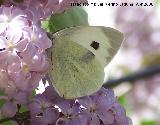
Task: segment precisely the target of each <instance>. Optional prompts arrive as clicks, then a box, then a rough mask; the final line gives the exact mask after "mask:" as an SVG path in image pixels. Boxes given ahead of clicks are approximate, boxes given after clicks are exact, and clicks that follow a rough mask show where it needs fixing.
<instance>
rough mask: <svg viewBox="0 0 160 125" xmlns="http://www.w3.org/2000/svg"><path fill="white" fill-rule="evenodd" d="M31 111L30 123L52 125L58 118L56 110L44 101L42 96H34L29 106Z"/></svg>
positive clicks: (52, 105)
mask: <svg viewBox="0 0 160 125" xmlns="http://www.w3.org/2000/svg"><path fill="white" fill-rule="evenodd" d="M29 108H30V111H31V123H32V124H33V123H40V125H45V124H53V123H55V122H56V120H57V119H58V117H59V112H58V109H56V108H55V107H54V104H52V103H51V102H49V101H48V100H46V98H45V97H44V96H43V95H42V94H39V95H36V96H35V98H34V99H33V100H32V102H31V103H30V104H29Z"/></svg>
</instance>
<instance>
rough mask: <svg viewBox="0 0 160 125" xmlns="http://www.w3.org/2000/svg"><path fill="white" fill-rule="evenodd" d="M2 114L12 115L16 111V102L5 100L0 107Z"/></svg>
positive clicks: (5, 115)
mask: <svg viewBox="0 0 160 125" xmlns="http://www.w3.org/2000/svg"><path fill="white" fill-rule="evenodd" d="M1 112H2V115H3V116H4V117H13V116H14V115H15V114H16V112H17V106H16V104H14V103H12V102H10V101H7V102H6V103H5V104H4V105H3V106H2V108H1Z"/></svg>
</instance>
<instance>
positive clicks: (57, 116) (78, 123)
mask: <svg viewBox="0 0 160 125" xmlns="http://www.w3.org/2000/svg"><path fill="white" fill-rule="evenodd" d="M29 107H30V111H31V123H32V124H33V125H36V124H39V125H46V124H53V125H132V122H131V120H130V119H129V118H128V117H127V116H126V114H125V110H124V108H123V107H122V106H121V105H120V104H119V103H118V102H117V100H116V98H115V96H114V93H113V91H112V90H110V89H105V88H101V89H100V90H99V91H98V92H96V93H94V94H93V95H91V96H85V97H82V98H78V99H76V100H65V99H63V98H61V97H59V96H58V94H57V93H56V92H55V91H54V89H53V87H51V86H48V87H47V88H46V90H45V92H44V93H42V94H38V95H36V96H35V98H34V99H33V100H32V102H31V103H30V105H29Z"/></svg>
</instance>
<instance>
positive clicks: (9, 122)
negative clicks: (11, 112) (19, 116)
mask: <svg viewBox="0 0 160 125" xmlns="http://www.w3.org/2000/svg"><path fill="white" fill-rule="evenodd" d="M1 125H12V122H11V121H6V122H3V123H2V124H1Z"/></svg>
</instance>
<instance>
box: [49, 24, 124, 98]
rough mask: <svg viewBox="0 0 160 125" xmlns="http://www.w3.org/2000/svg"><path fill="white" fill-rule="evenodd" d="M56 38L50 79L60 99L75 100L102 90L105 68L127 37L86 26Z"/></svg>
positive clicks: (52, 52) (65, 32) (62, 32)
mask: <svg viewBox="0 0 160 125" xmlns="http://www.w3.org/2000/svg"><path fill="white" fill-rule="evenodd" d="M52 38H53V42H54V43H53V44H54V45H53V46H52V47H51V48H50V49H49V51H48V56H49V59H50V64H51V68H50V70H49V77H50V79H51V81H52V82H53V85H54V87H55V89H56V90H57V92H58V93H59V95H60V96H62V97H64V98H67V99H72V98H78V97H82V96H86V95H90V94H92V93H94V92H96V91H97V90H98V89H99V88H100V87H101V86H102V84H103V80H104V67H105V65H106V64H108V63H109V61H110V60H111V59H112V57H113V56H114V55H115V53H116V52H117V50H118V49H119V47H120V45H121V43H122V40H123V35H122V33H120V32H119V31H117V30H115V29H112V28H109V27H102V26H82V27H72V28H67V29H64V30H61V31H59V32H57V33H55V34H53V36H52Z"/></svg>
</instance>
